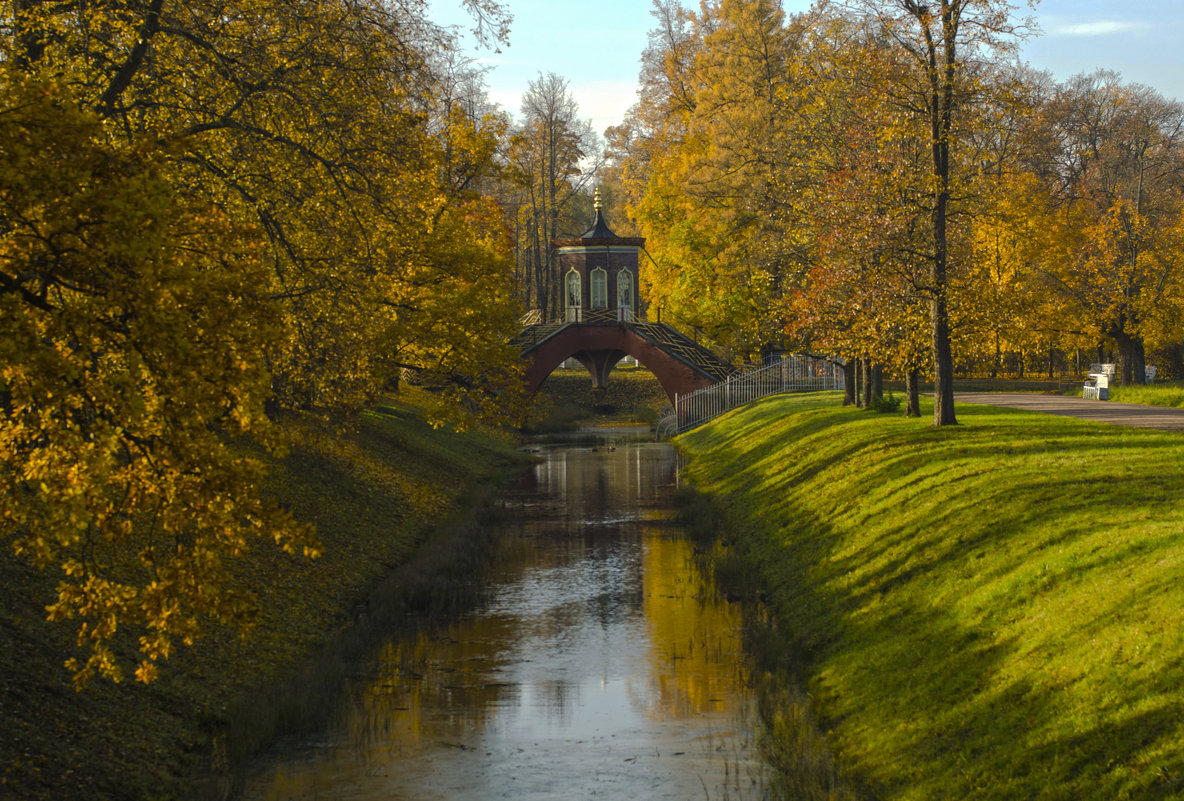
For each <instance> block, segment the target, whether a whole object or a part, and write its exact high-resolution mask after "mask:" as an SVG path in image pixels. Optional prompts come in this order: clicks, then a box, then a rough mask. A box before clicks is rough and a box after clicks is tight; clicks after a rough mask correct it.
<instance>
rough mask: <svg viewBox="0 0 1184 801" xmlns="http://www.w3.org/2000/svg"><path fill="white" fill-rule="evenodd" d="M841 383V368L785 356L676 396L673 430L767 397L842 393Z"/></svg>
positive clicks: (826, 361) (817, 360) (827, 361)
mask: <svg viewBox="0 0 1184 801" xmlns="http://www.w3.org/2000/svg"><path fill="white" fill-rule="evenodd" d="M843 383H844V374H843V368H842V366H841V365H839V364H838V363H836V362H834V361H831V360H830V359H822V358H818V357H815V356H785V357H782V358H781V359H779V360H778V361H777V362H775V363H773V364H769V365H765V366H764V367H758V368H755V369H752V370H747V371H745V372H742V373H737V374H736V375H733V376H731V377H730V378H728V379H727V380H726V381H721V382H720V383H718V384H713V385H711V386H709V387H704V388H702V389H697V390H695V391H694V392H688V393H686V394H685V395H676V396H675V398H674V424H675V429H676V431H677V433H680V434H681V433H682V432H684V431H689V430H690V429H692V428H695V427H696V426H700V425H703V424H704V423H706V422H707V421H709V420H711V419H713V418H715V417H718V416H719V415H721V414H723V413H724V412H728V411H731V410H732V409H736V408H739V407H741V406H744V405H746V404H749V403H752V402H753V401H756V400H760V399H761V398H764V397H768V396H769V395H777V394H780V393H782V392H820V391H823V390H831V389H843Z"/></svg>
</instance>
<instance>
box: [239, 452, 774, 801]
mask: <svg viewBox="0 0 1184 801" xmlns="http://www.w3.org/2000/svg"><path fill="white" fill-rule="evenodd" d="M536 450H537V455H538V456H539V459H540V461H539V463H538V464H537V465H536V466H535V467H534V468H533V469H532V470H531V471H529V472H528V473H526V474H525V475H523V476H522V477H521V479H520V480H519V481H518V482H517V484H516V485H514V486H513V487H512V488H510V489H509V490H507V491H506V492H505V493H504V494H503V495H502V496H501V501H500V505H501V506H502V507H503V508H504V514H502V515H500V518H501V521H500V522H499V523H497V529H498V530H497V531H496V533H495V538H494V540H493V543H494V544H493V545H492V549H493V553H492V556H491V562H490V567H489V570H488V573H487V583H486V584H485V585H484V586H485V589H484V592H483V593H482V596H481V601H480V602H479V603H476V604H475V605H474V606H473V607H472V608H471V609H470V610H469V611H468V612H466V613H464V614H463V615H461V616H460V617H458V618H456V619H453V620H449V621H444V622H439V623H434V624H432V625H430V626H426V627H422V628H420V629H419V630H418V632H417V633H415V634H410V635H400V636H397V637H393V638H392V639H390V640H389V641H387V642H385V643H383V644H382V645H381V646H380V647H379V648H377V649H376V650H375V652H374V653H373V654H372V656H371V657H370V659H369V660H368V661H367V663H366V664H364V665H362V666H360V667H359V669H358V670H357V671H356V673H355V675H354V676H353V677H352V678H351V680H350V685H349V687H348V688H347V692H346V693H345V694H344V696H343V697H344V698H345V699H346V700H345V702H344V703H345V706H346V708H345V709H343V711H342V715H341V720H340V722H339V723H338V724H337V725H335V726H333V727H331V728H330V729H328V730H326V731H323V732H321V733H320V734H319V735H317V736H316V737H314V738H310V739H307V740H305V741H302V742H298V743H287V744H285V745H284V747H283V749H282V751H280V752H275V753H272V754H271V755H269V756H267V758H266V759H265V761H264V762H263V763H262V764H261V765H260V766H259V767H258V768H257V769H256V770H255V771H253V773H252V776H251V778H250V780H249V781H248V783H247V787H246V792H245V795H244V797H245V798H247V799H253V800H256V801H263V800H265V799H266V800H267V801H275V800H277V799H293V800H294V799H314V798H315V799H360V800H365V799H384V800H392V801H398V800H400V799H407V800H408V801H410V800H411V799H415V801H427V800H428V799H449V801H478V800H480V801H488V800H489V799H499V798H513V799H518V801H526V800H527V799H556V798H560V799H562V798H569V799H585V798H612V799H671V801H687V800H688V799H733V800H735V799H753V798H760V797H761V796H762V787H761V784H762V775H763V774H764V773H765V770H764V769H763V768H762V767H761V764H760V761H759V758H758V756H757V753H756V746H755V743H754V735H753V730H752V729H753V720H752V718H753V703H754V702H753V700H752V699H751V697H750V694H749V693H748V691H747V690H746V674H747V671H748V668H747V663H746V659H745V656H744V653H743V649H742V644H741V613H740V609H739V608H738V606H737V605H735V604H733V603H730V602H729V601H727V600H725V599H721V598H720V597H718V594H717V593H716V592H715V591H714V590H713V589H712V587H711V586H710V582H709V581H707V580H705V577H704V576H703V574H702V573H701V570H700V564H699V560H698V559H696V556H695V553H694V548H693V546H692V545H691V543H690V542H688V540H687V539H685V537H684V536H683V535H682V533H681V532H680V531H679V530H678V528H677V527H676V526H675V525H674V524H673V522H672V516H673V513H672V508H671V496H672V493H673V490H674V487H675V485H676V482H677V477H678V468H679V457H678V454H677V453H676V452H675V450H674V449H673V448H672V447H671V446H670V445H668V444H666V443H657V442H628V441H624V440H621V441H617V442H616V443H615V444H614V443H613V441H612V440H602V441H600V442H598V443H597V444H595V445H589V444H560V445H539V446H536Z"/></svg>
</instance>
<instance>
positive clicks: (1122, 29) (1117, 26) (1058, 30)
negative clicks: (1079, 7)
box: [1049, 20, 1150, 36]
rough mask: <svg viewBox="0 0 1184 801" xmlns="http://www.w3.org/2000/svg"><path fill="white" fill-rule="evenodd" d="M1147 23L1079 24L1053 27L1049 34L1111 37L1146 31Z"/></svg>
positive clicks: (1109, 22) (1107, 21)
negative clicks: (1118, 34)
mask: <svg viewBox="0 0 1184 801" xmlns="http://www.w3.org/2000/svg"><path fill="white" fill-rule="evenodd" d="M1148 27H1150V26H1148V24H1147V23H1145V22H1125V21H1121V20H1099V21H1098V22H1078V23H1074V24H1072V25H1056V26H1051V30H1049V34H1050V35H1052V36H1110V35H1112V34H1115V33H1128V32H1131V31H1145V30H1147V28H1148Z"/></svg>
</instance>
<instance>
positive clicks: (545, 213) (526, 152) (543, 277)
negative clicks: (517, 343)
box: [510, 73, 601, 318]
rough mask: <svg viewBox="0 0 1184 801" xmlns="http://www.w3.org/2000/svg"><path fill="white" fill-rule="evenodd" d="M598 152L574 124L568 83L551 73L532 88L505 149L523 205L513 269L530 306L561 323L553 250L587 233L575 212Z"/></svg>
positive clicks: (585, 125)
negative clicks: (556, 244) (555, 245)
mask: <svg viewBox="0 0 1184 801" xmlns="http://www.w3.org/2000/svg"><path fill="white" fill-rule="evenodd" d="M600 151H601V147H600V142H599V137H598V136H597V135H596V132H595V131H593V130H592V124H591V123H590V122H589V121H588V120H585V119H582V118H580V117H579V107H578V106H577V104H576V101H575V98H573V97H572V95H571V91H570V88H569V86H568V82H567V81H566V80H565V79H564V78H561V77H560V76H559V75H556V74H555V73H548V74H547V75H542V74H540V75H539V76H538V77H537V78H536V79H535V80H533V81H531V82H530V84H529V86H528V87H527V91H526V92H525V93H524V94H523V96H522V119H521V121H520V123H519V125H518V127H517V129H516V130H515V131H514V133H513V140H512V143H511V147H510V159H511V169H512V171H513V174H514V177H515V179H516V181H517V183H518V188H519V197H520V202H519V207H518V221H517V234H518V256H517V258H518V267H517V269H518V274H519V287H520V291H521V292H522V295H523V298H524V300H525V301H526V303H527V305H530V306H532V307H533V308H537V309H540V310H541V311H542V312H543V313H544V315H545V316H547V317H549V318H553V317H556V316H558V314H559V308H560V305H559V304H560V300H561V298H560V293H559V292H558V291H557V287H558V278H557V276H556V275H555V273H556V270H557V268H556V266H555V260H554V254H553V250H552V247H551V243H552V242H553V241H554V240H555V239H559V238H562V237H563V236H575V235H578V234H580V233H582V232H583V231H584V230H585V228H586V227H587V222H588V217H587V214H586V213H585V214H581V213H578V210H579V207H580V205H581V200H582V198H584V197H585V196H586V195H587V189H588V187H589V186H590V185H591V182H592V179H593V176H594V174H595V172H596V169H597V167H598V166H599V160H600ZM584 205H585V206H586V204H584Z"/></svg>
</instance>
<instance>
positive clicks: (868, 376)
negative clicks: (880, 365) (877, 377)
mask: <svg viewBox="0 0 1184 801" xmlns="http://www.w3.org/2000/svg"><path fill="white" fill-rule="evenodd" d="M860 361H861V362H862V363H863V370H862V371H861V372H862V373H863V376H862V377H863V403H861V404H860V406H861V407H862V408H864V409H870V408H872V360H871V359H861V360H860Z"/></svg>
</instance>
